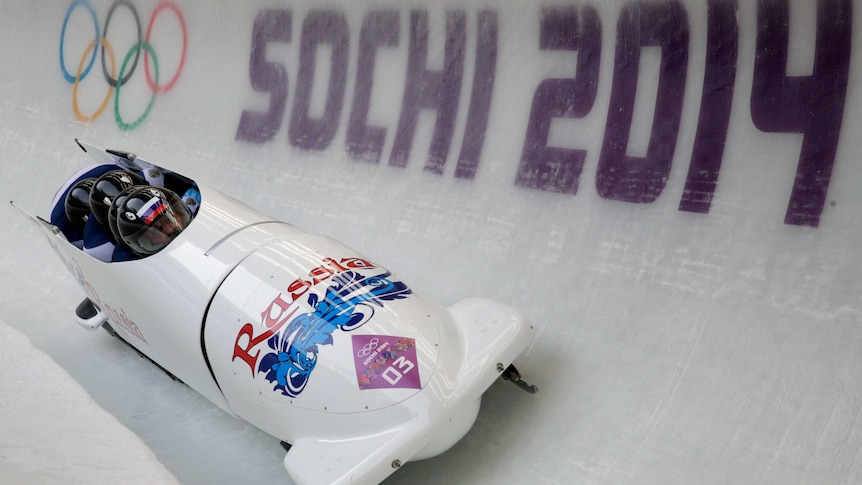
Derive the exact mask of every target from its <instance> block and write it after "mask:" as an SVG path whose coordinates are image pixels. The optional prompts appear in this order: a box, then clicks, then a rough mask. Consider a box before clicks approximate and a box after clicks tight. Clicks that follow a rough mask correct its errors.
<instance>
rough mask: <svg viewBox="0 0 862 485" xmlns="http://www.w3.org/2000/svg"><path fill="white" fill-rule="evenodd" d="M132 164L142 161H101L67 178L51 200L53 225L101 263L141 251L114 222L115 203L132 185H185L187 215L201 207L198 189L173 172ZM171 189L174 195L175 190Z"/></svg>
mask: <svg viewBox="0 0 862 485" xmlns="http://www.w3.org/2000/svg"><path fill="white" fill-rule="evenodd" d="M121 161H122V160H121ZM136 163H137V164H138V165H140V164H142V163H143V164H146V165H145V166H144V167H140V166H136V165H135V166H133V165H131V164H128V165H126V166H123V165H119V164H103V165H97V166H94V167H89V168H86V169H84V170H81V171H79V172H78V173H76V174H74V175H73V176H72V177H70V178H69V180H68V181H67V182H66V183H65V184H64V185H63V186H62V187H61V188H60V189H59V190H58V191H57V194H55V196H54V200H53V201H52V211H51V223H52V224H54V225H55V226H57V227H58V228H59V229H60V231H61V232H62V233H63V234H64V235H65V236H66V239H68V240H69V241H70V242H72V244H74V245H75V246H77V247H79V248H81V249H82V250H83V251H84V252H85V253H87V254H88V255H90V256H92V257H94V258H96V259H98V260H100V261H105V262H118V261H130V260H134V259H138V258H140V257H141V256H143V255H144V254H142V253H140V252H137V251H135V250H134V249H133V248H131V247H129V246H127V245H125V244H121V239H120V238H119V235H118V234H117V233H116V229H115V228H113V226H112V223H114V222H115V221H116V211H117V210H118V208H119V205H120V204H121V203H122V202H123V200H124V199H125V198H126V197H127V196H128V195H129V194H130V193H131V192H132V190H133V189H135V188H141V187H147V186H149V187H162V186H164V185H165V184H166V183H172V185H174V186H177V187H179V188H181V189H184V192H183V196H182V198H181V199H180V200H182V202H183V203H184V204H185V206H186V207H187V208H188V210H189V212H190V214H192V215H194V214H195V213H196V212H197V209H198V207H199V205H200V192H199V191H198V190H197V187H196V186H195V184H194V183H193V182H192V183H188V182H187V181H186V180H185V179H182V180H180V179H179V178H177V177H171V174H168V177H165V172H164V171H162V170H161V169H159V168H158V167H156V166H154V165H152V164H148V163H147V162H144V161H143V160H138V161H136ZM175 178H176V179H177V180H174V179H175ZM171 193H172V194H174V197H177V196H176V194H175V193H174V192H173V191H171ZM115 202H116V204H115ZM150 254H151V253H150Z"/></svg>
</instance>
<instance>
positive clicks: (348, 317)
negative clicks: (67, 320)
mask: <svg viewBox="0 0 862 485" xmlns="http://www.w3.org/2000/svg"><path fill="white" fill-rule="evenodd" d="M78 144H79V146H80V147H81V148H82V149H83V150H84V151H85V152H86V153H87V154H88V155H90V156H91V157H92V158H93V160H94V161H95V162H96V163H97V164H100V165H107V166H109V167H108V168H111V167H110V166H112V165H115V166H116V167H117V169H122V170H126V171H130V172H133V173H138V174H146V173H150V174H152V173H157V172H158V171H161V172H163V173H164V174H166V175H165V176H164V177H163V178H164V180H173V181H174V182H173V183H174V185H175V186H176V185H182V184H185V185H186V186H191V187H192V188H193V191H194V192H195V193H197V194H198V195H199V200H197V201H196V204H195V207H194V209H193V210H190V209H188V208H187V207H183V206H177V205H171V202H170V199H168V198H165V197H163V196H162V195H159V194H163V193H165V192H170V191H167V190H162V191H161V192H160V191H159V190H157V189H159V188H158V187H156V188H153V187H144V188H141V187H137V188H129V190H127V191H125V193H126V194H127V195H125V196H120V197H114V201H116V202H117V204H115V207H114V208H112V209H111V213H110V214H111V216H112V218H111V219H110V223H112V224H114V226H112V228H113V229H116V230H117V231H119V236H118V237H117V238H116V240H115V241H114V242H115V243H116V244H117V245H122V244H123V243H124V242H125V241H126V240H128V241H130V242H133V243H139V242H141V241H143V238H144V236H143V235H142V234H145V233H144V232H141V230H138V229H136V231H137V232H135V233H134V234H131V235H129V234H130V230H126V232H123V231H124V230H125V229H124V227H123V226H122V223H119V225H118V224H117V223H116V222H115V219H119V220H126V221H127V222H129V221H131V222H134V223H136V224H138V225H139V226H140V227H142V228H145V229H147V228H151V227H155V226H156V225H158V224H159V222H158V221H159V220H160V218H161V217H162V216H163V214H167V213H170V211H171V210H172V208H173V210H175V211H176V214H177V215H176V218H175V219H176V221H177V222H178V223H179V228H178V229H180V230H179V231H173V232H172V233H171V234H170V236H171V237H170V240H169V242H167V244H164V245H163V246H155V247H154V246H146V245H144V246H145V248H150V249H153V248H155V250H153V251H146V250H141V251H138V252H137V253H136V254H135V257H133V258H126V259H123V260H118V261H113V262H112V261H110V260H101V259H99V258H96V257H93V256H92V255H91V254H90V253H87V252H86V251H85V250H84V249H82V246H81V244H80V243H78V244H75V243H74V241H72V240H73V239H75V238H76V237H73V236H72V235H71V232H70V231H69V230H67V229H64V227H65V226H64V225H63V224H61V223H60V222H58V221H55V220H53V218H54V216H53V215H52V219H51V220H46V219H44V218H42V217H36V216H32V215H29V214H27V215H28V217H30V219H31V220H33V221H34V222H35V223H36V225H37V226H38V227H39V228H40V229H41V230H42V232H43V233H44V235H45V236H46V237H47V240H48V242H49V243H50V246H51V247H52V248H53V250H54V251H55V252H56V254H57V255H58V256H59V257H60V259H61V260H62V262H63V264H64V265H65V266H66V267H67V268H68V270H69V271H70V272H71V274H72V276H73V277H74V278H75V279H76V280H77V282H78V283H79V284H80V286H81V288H82V289H83V291H84V293H85V294H86V299H85V300H84V302H83V303H82V305H80V306H79V308H78V309H77V310H76V319H77V321H78V323H80V324H81V325H82V326H84V327H85V328H87V329H96V328H99V327H103V328H105V329H106V330H108V331H109V333H111V334H112V335H114V336H116V337H118V338H120V339H121V340H123V341H124V342H126V343H127V344H129V345H130V346H132V347H133V348H134V349H136V350H137V351H138V352H139V353H140V354H142V355H143V356H145V357H147V358H148V359H150V360H151V361H152V362H153V363H155V364H156V365H158V366H159V367H161V368H162V369H164V370H165V371H166V372H168V373H169V374H170V375H171V376H172V377H174V378H175V379H178V380H180V381H182V382H184V383H185V384H187V385H188V386H190V387H192V388H193V389H195V390H196V391H197V392H199V393H200V394H202V395H203V396H205V397H206V398H207V399H209V400H210V401H212V402H213V403H215V404H216V405H218V406H219V407H220V408H222V409H223V410H224V411H225V412H227V413H229V414H231V415H233V416H236V417H238V418H241V419H243V420H246V421H248V422H249V423H251V424H253V425H254V426H257V427H258V428H260V429H262V430H263V431H265V432H267V433H268V434H270V435H272V436H274V437H276V438H277V439H279V440H281V441H282V443H283V444H285V448H286V449H288V452H287V454H286V456H285V458H284V466H285V468H286V469H287V471H288V473H289V474H290V476H291V477H292V478H293V480H294V481H295V482H297V483H301V484H304V483H327V484H329V483H378V482H380V481H382V480H383V479H385V478H386V477H387V476H389V475H390V474H391V473H393V472H394V471H395V470H397V469H398V468H399V467H400V466H401V465H402V464H404V463H406V462H407V461H410V460H420V459H424V458H429V457H432V456H435V455H438V454H440V453H442V452H444V451H446V450H447V449H449V448H450V447H451V446H452V445H453V444H455V443H456V442H457V441H458V440H460V439H461V438H462V437H463V436H464V435H465V434H466V433H467V431H468V430H469V429H470V428H471V427H472V425H473V423H474V421H475V419H476V416H477V413H478V411H479V405H480V400H481V396H482V394H483V393H484V392H485V391H486V390H487V389H488V388H489V387H490V386H491V385H492V384H493V382H494V381H495V380H496V379H499V378H501V377H502V378H503V379H505V380H510V381H512V382H514V383H516V384H517V385H518V386H519V387H521V388H522V389H525V390H527V391H529V392H535V391H536V388H535V386H530V385H528V384H526V383H525V382H524V381H523V380H521V378H520V374H519V373H518V371H517V370H516V369H515V368H514V366H513V365H512V363H513V361H514V360H515V359H516V357H518V355H519V354H521V353H522V352H523V351H524V349H525V348H526V347H527V345H528V344H529V342H530V341H531V339H532V336H533V334H532V330H533V327H532V325H531V323H530V321H529V320H528V319H527V318H526V317H525V316H524V315H522V314H521V313H520V312H518V311H517V310H515V309H514V308H511V307H509V306H507V305H505V304H502V303H498V302H496V301H491V300H488V299H483V298H470V299H467V300H463V301H461V302H459V303H456V304H455V305H452V306H450V307H448V308H446V307H442V306H439V305H437V304H434V303H433V302H431V301H429V300H427V299H425V298H422V297H421V296H420V295H419V294H418V293H417V292H416V291H415V290H414V289H413V288H411V287H410V286H408V285H407V284H406V283H405V282H403V281H401V280H400V279H399V278H398V277H397V276H395V275H394V274H392V273H391V272H389V271H388V270H387V269H385V268H384V267H382V266H380V265H379V264H377V263H376V262H373V261H370V260H368V259H366V258H365V257H363V256H362V255H360V254H358V253H357V252H355V251H353V250H351V249H349V248H348V247H346V246H344V245H342V244H341V243H339V242H337V241H335V240H333V239H331V238H329V237H325V236H321V235H314V234H309V233H306V232H303V231H301V230H299V229H297V228H296V227H294V226H293V225H291V224H288V223H285V222H281V221H278V220H275V219H273V218H270V217H268V216H266V215H264V214H262V213H260V212H258V211H256V210H254V209H252V208H250V207H248V206H246V205H244V204H242V203H240V202H238V201H236V200H234V199H232V198H230V197H228V196H226V195H224V194H222V193H220V192H219V191H217V190H214V189H212V188H209V187H206V186H200V185H198V184H196V183H194V182H193V181H192V180H191V179H188V178H186V177H184V176H180V175H177V174H173V177H170V176H169V175H172V172H170V171H168V170H166V169H164V168H162V167H160V166H157V165H154V164H151V163H149V162H147V161H145V160H142V159H140V158H138V157H136V156H135V155H133V154H131V153H128V152H122V151H115V150H104V149H102V148H99V147H95V146H92V145H89V144H87V143H83V142H80V141H79V142H78ZM103 177H104V176H102V177H99V178H98V180H97V181H96V182H98V181H100V180H102V178H103ZM177 181H179V182H177ZM147 183H148V182H147V181H144V183H143V185H145V186H146V185H147ZM165 185H169V184H168V183H167V182H165ZM142 190H143V191H144V192H141V191H142ZM145 190H149V192H146V191H145ZM139 192H141V193H142V194H143V195H138V194H139ZM60 195H62V194H60ZM115 196H116V194H115ZM68 197H71V196H68ZM121 198H124V200H122V201H121V200H120V199H121ZM55 199H56V198H55ZM60 199H62V197H60ZM104 202H106V203H107V202H111V200H105V201H104ZM57 203H59V204H62V203H63V201H62V200H60V201H59V202H57ZM13 205H14V203H13ZM16 207H17V206H16ZM162 211H164V212H162ZM24 212H25V211H24ZM56 212H57V211H55V213H56ZM25 214H26V212H25ZM59 217H60V218H61V219H62V216H59ZM124 218H125V219H124ZM67 222H68V221H67V220H66V221H64V223H67ZM87 224H89V222H87ZM115 226H116V227H115ZM135 227H138V226H135ZM147 237H149V236H147ZM85 238H86V236H85ZM135 238H137V239H135ZM86 247H87V245H86V241H84V244H83V248H86ZM288 444H289V445H288Z"/></svg>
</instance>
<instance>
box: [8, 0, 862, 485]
mask: <svg viewBox="0 0 862 485" xmlns="http://www.w3.org/2000/svg"><path fill="white" fill-rule="evenodd" d="M859 10H860V9H859V6H858V5H857V2H853V1H850V0H844V1H839V0H820V1H813V0H812V1H804V0H798V1H797V0H794V1H789V2H786V1H776V0H761V1H757V2H744V1H733V0H712V1H710V0H703V1H656V2H653V1H605V2H602V1H582V2H577V3H574V2H565V1H559V2H542V4H538V3H534V2H523V1H496V2H468V1H457V0H447V1H444V2H420V1H410V2H401V1H388V2H383V1H367V2H347V1H332V2H326V3H325V4H321V3H319V2H306V1H296V2H266V3H264V2H227V1H211V2H183V1H177V2H176V3H171V2H164V3H157V2H155V1H143V0H134V1H131V2H116V3H113V4H112V3H111V2H109V1H107V0H91V1H78V2H39V3H35V4H34V3H32V2H27V1H25V0H7V1H5V2H3V3H2V5H0V37H2V39H3V40H4V41H5V45H6V46H7V48H6V49H4V50H3V52H2V53H0V65H2V66H3V76H0V90H2V92H3V93H5V95H4V97H3V98H2V101H0V113H2V118H0V127H2V131H0V146H2V149H3V155H4V162H3V167H4V169H5V170H4V173H5V174H6V176H5V177H3V178H2V179H0V192H2V194H3V196H4V197H5V198H6V199H7V200H8V199H14V200H16V201H18V202H20V203H21V204H22V205H24V206H26V207H30V208H32V209H33V210H34V211H36V212H40V213H42V214H45V213H46V212H47V210H48V208H47V206H48V203H49V201H50V199H51V196H52V195H53V193H54V190H55V189H56V187H57V186H59V185H60V184H61V183H62V181H63V180H64V178H65V177H66V176H67V175H68V174H70V173H72V172H73V171H75V170H76V169H78V168H80V167H81V166H82V165H83V164H84V163H86V159H85V157H84V156H83V154H82V153H80V152H79V151H78V149H77V147H76V146H75V145H74V143H73V142H72V139H73V138H83V139H86V140H89V141H92V142H94V143H96V144H99V145H102V146H109V147H115V148H118V149H124V150H129V151H133V152H136V153H137V154H139V155H140V156H143V157H145V158H147V159H149V160H152V161H155V162H157V163H160V164H162V165H165V166H168V167H171V168H174V169H175V170H177V171H180V172H182V173H187V174H189V175H191V176H193V177H195V178H196V179H198V180H199V181H200V182H201V183H205V184H208V185H212V186H215V187H217V188H219V189H221V190H223V191H225V192H227V193H229V194H231V195H233V196H235V197H237V198H238V199H240V200H243V201H244V202H246V203H248V204H250V205H252V206H254V207H256V208H258V209H261V210H263V211H264V212H268V213H270V214H272V215H274V216H277V217H279V218H282V219H284V220H287V221H290V222H292V223H294V224H296V225H297V226H299V227H301V228H304V229H306V230H309V231H313V232H322V233H326V234H329V235H332V236H333V237H335V238H336V239H339V240H341V241H343V242H345V243H347V244H348V245H350V246H352V247H355V248H356V249H358V250H359V251H361V252H362V253H364V254H365V255H366V256H368V257H369V258H371V259H373V260H375V261H378V262H380V263H381V264H383V265H385V266H387V267H388V268H390V269H392V270H393V271H395V272H396V273H398V274H399V276H401V277H402V278H403V279H404V280H405V281H407V282H408V283H410V284H411V285H412V286H414V287H417V288H421V289H422V290H423V291H424V292H425V293H426V294H428V295H430V296H432V297H435V298H436V299H438V300H439V301H441V302H443V303H446V304H451V303H454V302H455V301H457V300H458V299H460V298H462V297H466V296H471V295H483V296H488V297H492V298H496V299H499V300H503V301H506V302H509V303H511V304H513V305H514V306H516V307H518V308H520V309H522V310H523V311H524V312H525V313H527V314H528V315H530V316H531V317H532V318H533V319H534V321H535V323H536V324H537V326H538V327H539V329H540V330H539V333H538V336H537V338H536V340H535V343H534V344H533V345H532V346H531V347H530V349H529V351H528V353H527V354H526V355H524V356H523V357H522V359H521V360H520V362H519V367H520V368H521V369H522V371H523V372H524V373H525V374H526V375H527V376H528V377H529V378H530V379H531V380H533V381H535V382H536V383H537V384H538V385H539V386H540V387H541V389H542V391H541V393H540V394H539V395H537V396H526V395H522V394H521V393H519V392H517V391H516V390H515V389H514V388H512V389H510V388H509V386H506V385H503V384H500V385H497V386H495V387H493V388H492V389H491V391H490V392H489V394H488V395H487V398H486V399H485V402H484V407H483V410H482V412H481V414H480V416H479V420H478V422H477V424H476V426H475V428H474V429H473V431H472V432H471V433H470V434H468V435H467V437H466V438H465V439H464V440H463V441H462V442H461V443H460V444H458V445H457V446H456V447H455V448H453V449H452V450H451V451H450V452H448V453H446V454H445V455H443V456H441V457H438V458H435V459H432V460H428V461H424V462H417V463H411V464H408V465H407V466H405V467H404V468H403V469H402V470H400V471H399V472H397V473H396V474H395V475H393V477H392V478H391V479H390V480H389V481H391V482H392V483H416V482H422V483H450V482H455V483H526V482H531V483H532V482H539V483H639V484H640V483H668V482H673V483H755V482H761V481H762V482H765V483H793V482H820V483H826V482H829V483H842V482H847V483H850V482H858V481H859V480H860V479H862V461H860V458H859V451H860V444H862V424H860V420H859V415H860V413H862V381H860V380H859V378H858V376H859V375H860V371H862V354H860V348H862V347H860V345H862V331H860V327H859V317H860V311H862V300H860V296H859V295H860V294H862V283H860V278H859V276H858V275H859V274H860V263H862V258H860V256H858V254H857V250H856V249H857V248H856V246H857V242H858V241H859V240H860V237H862V224H860V222H859V218H860V214H862V192H860V190H859V189H858V187H859V186H860V184H862V170H860V169H858V164H857V163H856V156H857V154H858V153H859V151H860V138H859V136H858V134H857V130H855V128H854V125H855V121H856V120H858V119H860V118H862V100H860V97H859V89H858V86H859V80H858V78H857V73H858V72H859V63H860V60H862V54H860V45H859V41H860V35H859V34H858V31H859V28H858V25H859V20H860V17H859V16H860V13H859ZM109 19H110V22H109V21H108V20H109ZM854 27H856V28H855V29H854ZM97 36H104V37H105V38H106V39H107V40H106V41H104V43H105V44H107V45H108V46H109V47H108V48H106V49H104V50H102V49H97V48H95V47H88V45H89V44H90V43H91V42H93V41H94V39H95V38H96V37H97ZM139 38H143V39H145V40H146V43H145V44H143V49H141V50H138V49H136V48H135V46H136V45H137V41H138V39H139ZM111 53H113V56H112V55H111ZM156 66H158V67H157V68H156ZM156 70H157V71H158V74H157V75H156ZM102 71H108V73H109V77H111V78H113V79H117V78H121V79H122V81H121V82H119V85H120V87H119V88H118V89H116V90H115V91H110V90H109V83H108V82H107V81H106V76H105V75H104V74H103V72H102ZM78 72H80V73H81V76H80V82H77V83H76V82H75V78H76V75H77V73H78ZM85 72H86V73H87V75H86V76H84V73H85ZM111 72H113V74H111ZM69 77H71V80H72V82H70V81H69V80H68V78H69ZM103 106H104V107H103ZM0 211H2V220H3V221H4V222H6V223H7V225H8V227H9V228H10V230H8V231H5V232H4V233H2V234H0V244H2V247H3V248H4V251H3V254H2V256H0V270H2V274H3V279H2V281H3V282H4V283H3V285H4V287H3V288H4V291H3V292H2V293H3V294H2V295H0V302H2V306H0V317H3V318H5V319H6V320H8V321H11V322H30V323H27V324H26V325H25V326H23V328H21V330H22V331H24V332H25V333H27V334H28V336H30V337H31V339H33V340H34V341H35V342H36V343H37V345H39V346H40V347H41V348H43V349H44V350H45V351H47V352H48V353H49V354H51V355H52V356H53V357H54V358H55V359H56V360H57V361H58V362H60V363H61V364H63V365H64V367H66V368H67V369H68V370H69V372H70V373H71V374H72V375H73V376H75V378H77V379H78V380H79V381H81V382H82V384H84V386H85V387H86V388H87V389H88V390H90V392H91V393H92V394H93V395H94V397H95V398H96V399H97V400H98V401H99V402H100V403H101V404H102V405H103V406H105V407H106V408H107V409H108V410H109V411H111V412H112V413H114V414H115V415H117V416H118V418H119V419H120V420H121V421H122V422H123V423H124V424H126V425H127V426H129V427H130V428H131V429H133V430H134V431H136V432H137V433H138V434H139V435H141V436H142V438H143V439H144V441H145V442H147V443H148V444H149V445H150V446H151V448H152V449H153V451H154V452H155V453H156V454H157V455H158V456H159V459H160V460H162V461H163V462H164V463H165V464H166V465H167V466H168V468H170V469H171V471H172V472H173V473H174V474H175V475H176V476H177V477H178V478H180V479H181V480H184V481H187V482H189V483H193V482H197V481H203V480H216V481H217V480H219V479H223V480H225V481H231V479H232V478H244V479H247V478H249V477H254V478H255V479H260V480H262V481H279V480H282V479H284V477H285V476H286V475H278V474H279V473H280V455H281V453H280V449H279V448H278V445H277V444H276V443H272V442H267V441H266V440H267V438H266V436H264V435H261V434H259V433H258V432H256V431H255V430H252V429H249V428H248V427H247V426H244V425H243V424H242V423H234V422H232V421H231V420H230V419H229V418H226V417H224V416H223V415H222V414H220V413H219V412H218V411H217V410H216V409H215V408H213V407H212V406H209V405H208V404H207V403H206V402H203V401H202V400H201V399H199V398H197V397H196V396H194V395H193V393H191V392H190V391H188V390H185V389H184V388H182V387H181V386H179V385H174V384H173V383H170V382H164V377H163V376H161V375H159V374H158V373H157V372H155V371H151V370H150V369H149V368H148V367H147V365H146V363H143V362H136V360H135V359H136V358H134V357H133V356H130V355H125V353H126V352H125V351H124V350H123V349H121V348H119V347H117V345H118V344H117V343H116V342H114V341H111V340H110V339H108V338H107V336H104V335H101V334H98V335H92V334H84V333H82V332H81V331H80V330H79V329H77V328H74V327H73V325H72V324H71V320H70V311H71V309H72V308H73V306H74V304H76V303H77V301H78V300H79V299H80V298H81V296H82V295H80V293H79V292H78V291H77V290H76V289H75V288H74V286H73V284H72V282H71V279H70V278H69V277H68V276H67V275H66V274H65V270H64V269H63V268H62V267H61V265H60V264H59V262H58V261H55V260H54V259H53V255H52V254H51V253H50V250H49V249H48V247H47V245H45V244H44V243H42V242H41V240H39V235H38V234H37V233H36V232H35V231H33V230H31V228H29V227H28V226H27V225H26V224H25V221H24V220H23V219H22V218H20V217H18V216H17V214H15V213H13V212H12V211H11V210H10V209H9V208H7V207H4V208H3V209H0ZM148 389H150V391H148ZM152 389H157V390H158V391H161V392H157V393H153V392H151V390H152ZM167 396H170V397H167ZM160 423H162V424H160ZM163 423H170V425H169V426H165V425H164V424H163ZM213 457H217V458H216V459H213ZM203 460H206V461H207V462H208V463H213V462H215V463H214V464H213V465H212V467H214V469H210V468H208V467H209V465H207V466H203V465H195V463H196V462H199V461H203Z"/></svg>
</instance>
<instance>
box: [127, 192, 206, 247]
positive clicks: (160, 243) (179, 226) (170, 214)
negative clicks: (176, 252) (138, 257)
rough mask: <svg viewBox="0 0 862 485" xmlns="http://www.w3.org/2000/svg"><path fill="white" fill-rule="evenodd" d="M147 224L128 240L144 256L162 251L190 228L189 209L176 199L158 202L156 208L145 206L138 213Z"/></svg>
mask: <svg viewBox="0 0 862 485" xmlns="http://www.w3.org/2000/svg"><path fill="white" fill-rule="evenodd" d="M138 216H139V217H141V218H142V219H144V220H145V221H146V222H147V224H145V225H143V226H142V227H141V228H140V229H139V230H138V231H136V232H135V233H134V234H132V235H130V236H128V237H127V238H126V241H127V243H129V245H130V246H132V249H134V250H136V251H139V252H140V253H143V254H153V253H156V252H158V251H161V250H162V249H163V248H164V247H165V246H167V245H168V244H169V243H170V242H171V241H173V240H174V238H176V237H177V236H178V235H179V234H180V232H182V231H183V229H185V228H186V226H188V224H189V221H190V219H191V217H190V216H189V212H188V209H186V206H185V205H183V203H182V202H181V201H179V200H178V199H177V198H176V197H174V198H172V199H171V200H170V201H164V200H157V201H156V203H155V204H154V206H152V207H151V206H149V205H148V206H144V207H143V208H141V210H140V211H139V213H138Z"/></svg>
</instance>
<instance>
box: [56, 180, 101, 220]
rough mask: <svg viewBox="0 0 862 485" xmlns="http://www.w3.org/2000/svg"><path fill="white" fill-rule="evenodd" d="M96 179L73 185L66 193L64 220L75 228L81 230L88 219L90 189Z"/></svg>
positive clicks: (81, 181)
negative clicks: (67, 220)
mask: <svg viewBox="0 0 862 485" xmlns="http://www.w3.org/2000/svg"><path fill="white" fill-rule="evenodd" d="M95 182H96V179H94V178H89V179H83V180H80V181H78V182H76V183H75V185H73V186H72V188H71V189H69V192H67V193H66V200H65V202H64V204H65V211H66V218H67V219H69V222H71V223H72V225H73V226H75V227H77V228H83V227H84V224H86V222H87V219H88V218H89V217H90V189H92V188H93V184H94V183H95Z"/></svg>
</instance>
